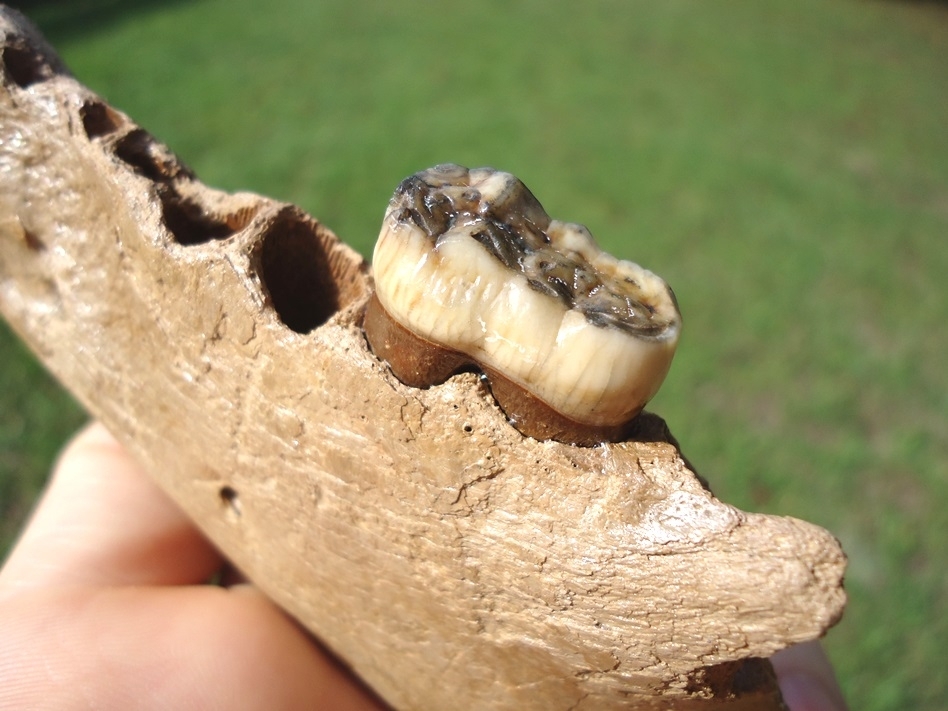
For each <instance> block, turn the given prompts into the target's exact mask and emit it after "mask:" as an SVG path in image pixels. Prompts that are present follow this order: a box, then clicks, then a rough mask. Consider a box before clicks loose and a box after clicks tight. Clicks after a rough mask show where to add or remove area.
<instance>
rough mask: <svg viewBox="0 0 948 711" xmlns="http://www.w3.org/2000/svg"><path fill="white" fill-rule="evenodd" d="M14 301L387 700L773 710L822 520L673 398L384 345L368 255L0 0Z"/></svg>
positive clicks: (1, 138) (254, 575) (27, 332)
mask: <svg viewBox="0 0 948 711" xmlns="http://www.w3.org/2000/svg"><path fill="white" fill-rule="evenodd" d="M0 31H2V32H3V34H4V42H3V48H2V52H3V56H2V64H3V76H2V83H3V85H2V89H0V308H2V311H3V313H4V315H5V316H6V317H7V319H9V321H10V322H11V323H12V324H13V326H14V327H15V328H16V330H17V331H18V332H19V333H20V334H21V335H22V336H23V338H24V339H25V340H26V341H27V342H28V343H29V344H30V345H31V346H32V348H33V349H34V350H35V351H36V353H37V354H38V355H39V357H40V358H42V360H43V361H44V362H45V363H46V364H47V366H48V367H49V368H50V369H51V370H52V371H53V372H54V373H55V374H56V375H57V376H58V377H59V378H60V380H62V382H63V383H65V384H66V385H67V386H68V387H69V388H70V389H71V390H72V391H73V392H74V393H75V394H76V395H77V396H78V397H79V398H80V399H81V400H82V401H83V402H84V403H85V405H86V406H87V407H88V408H89V410H90V412H91V413H92V414H93V415H94V416H96V417H98V418H101V419H102V420H103V421H104V422H105V423H106V424H107V425H108V427H109V428H110V429H111V430H112V431H113V432H114V433H115V434H116V436H117V437H118V438H119V439H120V440H122V441H123V442H124V443H125V445H126V446H127V447H128V448H129V449H130V450H131V451H132V452H133V453H134V454H135V455H136V456H137V457H138V458H139V459H140V461H141V462H142V463H143V464H144V466H145V467H146V468H147V469H148V471H149V472H151V473H152V475H153V476H154V477H155V479H156V480H157V481H158V482H159V483H160V484H161V485H162V486H163V487H164V488H165V489H166V490H167V491H168V492H169V493H170V494H171V496H173V497H174V499H175V500H176V501H177V502H178V503H179V504H180V505H181V506H182V508H183V509H184V510H185V511H186V512H187V513H188V514H189V515H190V516H191V517H192V518H193V519H194V521H195V522H197V524H198V525H199V526H200V527H201V528H202V529H203V530H204V531H205V532H206V534H207V535H208V536H209V537H210V539H211V540H213V541H214V542H215V543H216V544H217V545H218V546H219V547H220V548H221V550H222V551H224V552H225V553H226V555H227V556H228V557H229V558H230V559H231V560H233V561H234V563H235V564H236V565H237V566H239V567H240V569H241V570H242V571H244V573H245V574H246V575H247V576H248V577H249V578H250V579H251V580H253V581H254V582H255V583H256V584H257V585H258V586H259V587H260V588H262V589H263V590H264V591H265V592H266V593H267V594H268V595H269V596H271V597H272V599H273V600H275V601H276V602H277V603H278V604H280V605H281V606H282V607H283V608H285V609H286V610H287V611H288V612H289V613H291V614H292V615H294V616H295V617H296V618H297V619H299V620H300V621H301V622H302V623H303V624H304V625H305V626H306V627H307V628H309V629H310V630H312V631H313V633H314V634H316V635H317V636H318V637H319V638H320V639H321V640H322V641H323V642H325V643H326V644H327V645H328V646H329V647H330V648H331V649H332V650H334V651H335V652H336V653H337V654H338V655H339V656H340V657H341V658H342V659H343V660H345V662H346V663H347V664H349V665H351V667H352V668H353V669H354V670H355V672H356V673H357V674H359V675H360V676H361V677H362V678H363V679H365V680H366V682H367V683H368V684H369V685H370V686H372V688H374V689H375V690H376V691H377V692H378V693H379V694H380V695H381V696H382V697H383V698H384V699H386V700H387V701H388V702H389V703H390V704H391V705H392V706H393V707H394V708H396V709H419V710H425V709H444V708H458V709H477V710H485V709H486V710H490V709H525V710H531V709H536V710H538V711H539V710H541V709H542V710H543V711H549V710H555V709H563V710H565V709H619V708H622V709H627V708H630V707H634V708H674V709H691V708H695V709H704V708H731V709H778V708H782V704H781V702H780V700H779V692H778V691H777V690H776V686H775V684H774V680H773V675H772V671H771V669H770V666H769V664H768V663H767V662H765V661H761V660H760V659H759V658H763V657H767V656H769V655H770V654H772V653H773V652H775V651H777V650H779V649H781V648H783V647H785V646H787V645H789V644H792V643H795V642H799V641H803V640H808V639H813V638H815V637H818V636H820V635H821V634H822V633H823V632H825V630H826V629H827V628H828V627H829V626H831V625H832V624H833V623H834V622H835V621H836V620H837V619H838V618H839V616H840V614H841V611H842V607H843V604H844V600H845V596H844V593H843V591H842V587H841V578H842V574H843V568H844V557H843V554H842V552H841V551H840V549H839V547H838V544H837V543H836V541H835V540H834V539H833V538H832V537H831V536H830V535H829V534H828V533H826V532H825V531H823V530H822V529H819V528H817V527H815V526H812V525H810V524H807V523H803V522H801V521H797V520H793V519H788V518H777V517H768V516H761V515H755V514H748V513H743V512H741V511H738V510H736V509H734V508H732V507H730V506H727V505H725V504H723V503H721V502H720V501H718V500H716V499H715V498H713V497H712V496H711V494H709V493H708V491H706V490H705V488H703V487H702V485H701V483H700V481H699V480H698V478H697V477H696V476H695V474H694V473H693V472H692V471H691V470H690V469H689V468H688V466H687V464H686V463H685V461H684V460H683V459H682V458H681V456H680V454H679V451H678V448H677V446H676V445H675V443H674V441H673V440H672V439H671V437H670V435H669V433H668V431H667V430H666V428H665V426H664V423H663V422H662V421H661V420H659V419H658V418H657V417H655V416H652V415H645V416H643V417H642V418H641V419H640V421H639V424H638V429H637V431H636V433H635V436H636V437H637V439H636V441H629V442H624V443H619V444H611V445H603V446H598V447H592V448H577V447H572V446H568V445H564V444H559V443H554V442H539V441H537V440H534V439H530V438H525V437H523V436H522V435H521V434H520V433H518V432H517V431H516V430H514V429H513V428H512V427H510V426H509V425H508V424H507V423H506V421H505V419H504V417H503V414H502V413H501V412H500V410H499V409H498V407H497V406H496V405H495V403H494V402H493V400H492V399H491V397H490V396H489V394H488V393H487V392H486V391H485V390H484V389H483V387H482V385H481V384H480V382H479V380H478V378H477V377H476V376H475V375H473V374H470V373H468V374H461V375H458V376H455V377H453V378H451V379H450V380H448V381H447V382H446V383H444V384H443V385H440V386H436V387H432V388H430V389H427V390H418V389H414V388H411V387H408V386H405V385H403V384H402V383H400V382H399V381H398V380H396V379H395V378H394V377H393V376H392V375H391V373H390V372H389V370H388V369H387V368H386V367H385V366H384V365H383V364H382V362H380V361H379V360H378V359H377V358H376V357H375V356H373V355H372V353H371V352H370V351H369V350H368V349H367V347H366V343H365V340H364V337H363V334H362V331H361V329H360V328H359V323H360V319H361V315H362V311H363V308H364V305H365V303H366V300H367V299H368V297H369V295H370V293H371V279H370V275H369V272H368V270H367V268H366V266H365V264H364V263H363V261H362V259H361V258H360V257H359V256H358V255H357V254H356V253H354V252H353V251H352V250H350V249H349V248H348V247H346V246H345V245H343V244H342V243H340V242H339V241H338V240H337V239H336V237H335V236H334V235H333V234H332V233H331V232H329V231H328V230H327V229H325V228H324V227H323V226H321V225H320V224H319V223H318V222H316V221H315V220H313V219H312V218H310V217H308V216H307V215H305V214H303V213H302V212H301V211H300V210H299V209H297V208H295V207H293V206H290V205H285V204H281V203H277V202H274V201H271V200H268V199H266V198H262V197H259V196H256V195H249V194H238V195H226V194H222V193H219V192H217V191H214V190H211V189H209V188H207V187H205V186H203V185H202V184H200V183H198V182H197V181H196V180H195V179H194V178H193V176H192V174H191V173H190V171H188V170H187V169H186V168H185V167H184V166H183V165H181V163H180V162H179V161H178V160H177V159H176V158H175V157H174V155H173V154H171V153H170V152H169V151H168V150H167V149H166V148H164V147H163V146H162V145H160V144H158V143H156V142H155V141H154V140H153V139H152V138H151V137H150V136H149V135H148V134H146V133H145V132H144V131H142V130H141V129H140V128H139V127H138V126H136V125H135V124H134V123H132V121H131V120H129V118H128V117H127V116H125V115H124V114H122V113H120V112H119V111H116V110H114V109H112V108H110V107H109V106H107V105H106V104H105V103H104V102H103V101H102V100H101V99H100V98H99V97H97V96H96V95H94V94H92V93H91V92H89V91H88V90H87V89H85V88H83V87H82V86H81V85H80V84H78V83H77V82H76V81H75V80H74V79H72V78H71V77H70V76H68V75H67V74H66V73H65V72H64V70H63V69H62V67H61V65H60V64H59V61H58V60H57V59H56V57H55V55H54V54H53V52H52V50H51V49H50V48H49V47H48V46H47V45H46V44H45V43H43V41H42V40H41V39H40V38H39V37H38V35H36V34H35V32H34V31H33V30H31V29H30V27H29V26H28V25H27V23H25V22H24V21H23V19H22V18H21V17H20V16H19V15H18V14H17V13H15V12H13V11H11V10H8V9H2V11H0Z"/></svg>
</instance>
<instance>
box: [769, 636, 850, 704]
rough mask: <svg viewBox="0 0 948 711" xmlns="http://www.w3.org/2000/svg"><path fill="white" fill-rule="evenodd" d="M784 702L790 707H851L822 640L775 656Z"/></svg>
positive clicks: (800, 645)
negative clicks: (848, 705) (837, 679)
mask: <svg viewBox="0 0 948 711" xmlns="http://www.w3.org/2000/svg"><path fill="white" fill-rule="evenodd" d="M771 661H772V663H773V666H774V671H775V672H776V673H777V681H778V683H779V685H780V691H781V693H782V694H783V697H784V702H785V703H786V705H787V707H788V708H789V709H790V711H847V708H848V707H847V705H846V701H845V699H844V698H843V692H842V690H841V689H840V688H839V683H838V682H837V681H836V675H835V673H834V672H833V667H832V665H831V664H830V661H829V658H828V657H827V656H826V653H825V652H824V651H823V647H822V645H821V644H820V643H819V642H816V641H814V642H805V643H803V644H798V645H795V646H793V647H790V648H788V649H785V650H783V651H781V652H778V653H777V654H775V655H774V656H773V658H772V660H771Z"/></svg>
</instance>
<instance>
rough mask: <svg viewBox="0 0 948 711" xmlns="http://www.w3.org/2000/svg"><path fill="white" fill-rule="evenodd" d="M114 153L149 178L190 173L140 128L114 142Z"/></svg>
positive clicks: (167, 178)
mask: <svg viewBox="0 0 948 711" xmlns="http://www.w3.org/2000/svg"><path fill="white" fill-rule="evenodd" d="M115 155H116V156H118V157H119V158H121V159H122V160H123V161H125V162H126V163H127V164H128V165H130V166H131V167H132V168H134V169H135V172H137V173H139V174H140V175H144V176H145V177H146V178H149V179H150V180H155V181H167V180H172V179H174V178H177V177H179V176H182V175H184V176H190V175H191V171H190V170H188V168H186V167H185V166H184V165H183V164H182V163H181V161H180V160H178V157H177V156H176V155H175V154H174V153H172V152H171V151H170V150H168V149H167V148H165V147H164V146H163V145H161V144H160V143H158V142H157V141H156V140H155V139H154V137H153V136H152V135H151V134H149V133H148V132H147V131H145V130H144V129H141V128H137V129H135V130H134V131H130V132H129V133H128V134H127V135H126V136H123V137H122V139H121V140H120V141H118V143H116V144H115Z"/></svg>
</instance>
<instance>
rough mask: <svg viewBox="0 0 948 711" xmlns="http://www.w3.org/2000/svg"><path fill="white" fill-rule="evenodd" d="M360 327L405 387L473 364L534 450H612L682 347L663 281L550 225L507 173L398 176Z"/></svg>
mask: <svg viewBox="0 0 948 711" xmlns="http://www.w3.org/2000/svg"><path fill="white" fill-rule="evenodd" d="M373 261H374V263H375V275H376V279H375V281H376V296H375V297H374V298H373V300H372V303H371V304H370V306H369V309H368V311H367V314H366V322H365V330H366V337H367V338H368V341H369V344H370V345H371V346H372V348H373V350H374V351H375V353H376V355H378V356H379V357H380V358H382V359H383V360H386V361H388V363H389V364H390V366H391V367H392V371H393V372H394V373H395V375H396V376H397V377H398V378H399V379H401V380H402V381H403V382H405V383H407V384H409V385H413V386H415V387H428V386H430V385H433V384H436V383H440V382H442V381H443V380H445V379H446V378H448V377H450V375H451V374H452V373H454V372H456V371H457V370H458V369H460V368H463V367H466V366H472V365H474V366H477V367H479V368H481V369H482V370H483V371H484V372H485V373H486V374H487V376H488V378H489V380H490V382H491V388H492V391H493V392H494V395H495V397H496V399H497V401H498V403H499V404H500V406H501V407H502V408H503V409H504V411H505V412H506V413H507V415H508V417H509V419H510V421H511V423H512V424H514V425H515V426H516V427H518V428H519V429H520V430H521V431H522V432H524V433H525V434H528V435H531V436H534V437H538V438H542V439H550V438H552V439H560V440H564V441H571V442H577V443H580V442H581V443H586V444H588V443H591V442H594V441H603V440H604V439H615V438H616V437H621V436H623V433H625V432H627V431H628V423H629V422H630V421H631V420H632V419H633V418H634V417H635V416H636V415H637V414H638V413H639V411H641V409H642V407H643V406H644V405H645V403H646V402H647V401H648V400H649V398H651V397H652V396H653V395H654V394H655V392H656V391H657V390H658V387H659V386H660V384H661V382H662V380H663V379H664V377H665V374H666V373H667V371H668V368H669V366H670V364H671V359H672V355H673V354H674V350H675V346H676V344H677V340H678V333H679V329H680V315H679V313H678V307H677V304H676V302H675V298H674V295H673V294H672V292H671V289H669V287H668V285H667V284H666V283H665V282H664V281H663V280H662V279H660V278H659V277H657V276H656V275H654V274H652V273H651V272H649V271H648V270H646V269H643V268H641V267H640V266H638V265H637V264H633V263H632V262H627V261H623V260H619V259H616V258H615V257H613V256H611V255H609V254H607V253H605V252H603V251H602V250H601V249H600V248H599V246H598V245H596V243H595V241H594V240H593V238H592V235H591V234H590V233H589V231H588V230H586V228H584V227H582V226H580V225H574V224H570V223H565V222H560V221H557V220H552V221H551V220H550V218H549V216H547V214H546V212H544V211H543V208H542V206H541V205H540V203H539V202H538V201H537V199H536V198H535V197H534V196H533V194H532V193H530V191H529V190H527V188H526V187H525V186H524V185H523V184H522V183H521V182H520V181H518V180H517V179H516V178H514V177H513V176H512V175H510V174H508V173H502V172H499V171H494V170H491V169H486V168H481V169H475V170H472V171H467V170H466V169H464V168H461V167H459V166H450V165H445V166H438V167H436V168H433V169H431V170H428V171H424V172H422V173H418V174H416V175H414V176H411V177H410V178H408V179H406V180H405V181H403V182H402V184H401V185H400V186H399V188H398V190H397V191H396V193H395V196H394V197H393V199H392V202H391V204H390V207H389V211H388V213H387V214H386V216H385V220H384V222H383V226H382V231H381V234H380V236H379V240H378V242H377V244H376V247H375V255H374V260H373Z"/></svg>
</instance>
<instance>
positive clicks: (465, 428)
mask: <svg viewBox="0 0 948 711" xmlns="http://www.w3.org/2000/svg"><path fill="white" fill-rule="evenodd" d="M461 429H463V430H464V431H465V432H467V433H471V432H473V431H474V428H473V427H471V425H469V424H465V425H464V427H462V428H461Z"/></svg>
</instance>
